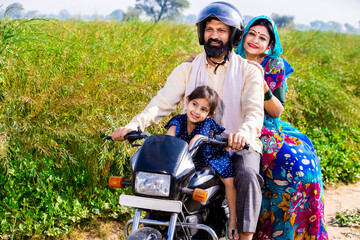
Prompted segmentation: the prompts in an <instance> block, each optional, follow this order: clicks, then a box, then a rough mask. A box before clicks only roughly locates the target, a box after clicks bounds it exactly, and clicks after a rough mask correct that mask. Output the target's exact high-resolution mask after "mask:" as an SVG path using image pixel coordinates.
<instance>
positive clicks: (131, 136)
mask: <svg viewBox="0 0 360 240" xmlns="http://www.w3.org/2000/svg"><path fill="white" fill-rule="evenodd" d="M149 136H150V134H149V133H145V132H142V131H141V130H139V131H135V130H134V131H131V132H129V133H127V134H126V135H125V136H124V139H125V140H128V141H129V142H130V143H131V144H132V143H133V142H135V141H136V140H139V139H145V138H147V137H149ZM105 139H106V140H112V138H111V136H106V137H105Z"/></svg>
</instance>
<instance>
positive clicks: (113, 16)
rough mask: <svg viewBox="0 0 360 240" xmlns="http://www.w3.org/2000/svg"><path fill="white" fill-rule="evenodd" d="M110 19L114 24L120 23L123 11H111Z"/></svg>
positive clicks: (123, 14)
mask: <svg viewBox="0 0 360 240" xmlns="http://www.w3.org/2000/svg"><path fill="white" fill-rule="evenodd" d="M109 16H110V19H111V20H113V21H116V22H120V21H121V20H123V18H124V16H125V13H124V11H123V10H121V9H117V10H115V11H113V12H112V13H110V15H109Z"/></svg>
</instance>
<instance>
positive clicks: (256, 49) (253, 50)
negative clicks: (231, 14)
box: [244, 25, 270, 58]
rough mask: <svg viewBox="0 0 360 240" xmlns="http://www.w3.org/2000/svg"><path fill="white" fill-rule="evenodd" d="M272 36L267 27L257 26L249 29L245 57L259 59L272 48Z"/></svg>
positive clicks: (245, 43) (245, 41)
mask: <svg viewBox="0 0 360 240" xmlns="http://www.w3.org/2000/svg"><path fill="white" fill-rule="evenodd" d="M269 43H270V34H269V31H268V30H267V28H266V27H265V26H262V25H257V26H253V27H251V28H250V29H249V31H248V33H247V34H246V36H245V40H244V49H245V56H246V58H248V57H257V56H259V55H261V54H263V53H264V52H265V51H266V50H268V49H269V47H270V44H269Z"/></svg>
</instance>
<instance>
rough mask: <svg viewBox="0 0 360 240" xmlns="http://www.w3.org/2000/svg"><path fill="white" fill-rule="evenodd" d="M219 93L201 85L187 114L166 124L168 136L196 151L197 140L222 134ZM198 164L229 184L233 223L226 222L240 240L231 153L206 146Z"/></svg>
mask: <svg viewBox="0 0 360 240" xmlns="http://www.w3.org/2000/svg"><path fill="white" fill-rule="evenodd" d="M218 98H219V97H218V95H217V93H216V92H215V91H214V90H213V89H211V88H210V87H208V86H200V87H197V88H195V90H194V91H193V92H192V93H191V94H190V95H189V96H187V97H186V102H185V105H186V113H185V114H182V115H177V116H175V117H173V118H172V119H171V120H170V121H169V122H168V123H167V124H166V125H165V128H166V129H168V132H167V134H168V135H171V136H176V137H179V138H181V139H183V140H185V141H186V142H188V143H189V148H192V146H193V145H194V143H195V141H196V140H197V139H199V137H202V136H209V135H210V131H213V133H214V134H220V133H222V132H223V131H224V130H225V128H223V127H222V126H220V125H219V124H218V123H216V122H215V121H214V120H213V119H212V118H211V117H212V116H213V115H214V111H215V109H216V106H217V103H218ZM195 158H198V159H194V161H197V160H200V161H202V162H203V163H204V164H206V165H208V166H210V167H212V168H213V169H214V170H215V171H216V172H217V173H219V175H220V179H221V181H222V182H223V183H224V185H225V193H226V198H227V200H228V206H229V212H230V214H229V215H230V216H229V220H228V223H226V228H227V232H226V237H227V239H239V234H238V231H237V229H236V189H235V187H234V172H233V165H232V161H231V159H230V156H229V153H228V152H227V151H226V150H225V149H223V148H222V149H215V148H211V147H210V146H206V147H202V148H201V149H200V152H199V154H196V156H195Z"/></svg>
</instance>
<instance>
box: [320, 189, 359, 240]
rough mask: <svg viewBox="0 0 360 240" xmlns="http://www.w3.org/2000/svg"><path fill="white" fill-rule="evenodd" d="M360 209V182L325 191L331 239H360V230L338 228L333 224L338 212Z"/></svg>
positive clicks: (326, 215)
mask: <svg viewBox="0 0 360 240" xmlns="http://www.w3.org/2000/svg"><path fill="white" fill-rule="evenodd" d="M357 208H360V182H358V183H356V184H353V185H342V186H337V187H334V188H328V189H326V190H325V220H326V222H327V223H328V224H327V228H328V232H329V239H330V240H336V239H344V240H345V239H360V228H348V227H337V226H335V225H334V224H332V222H333V219H334V218H335V215H336V213H337V212H343V211H345V210H347V209H348V210H355V209H357Z"/></svg>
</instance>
